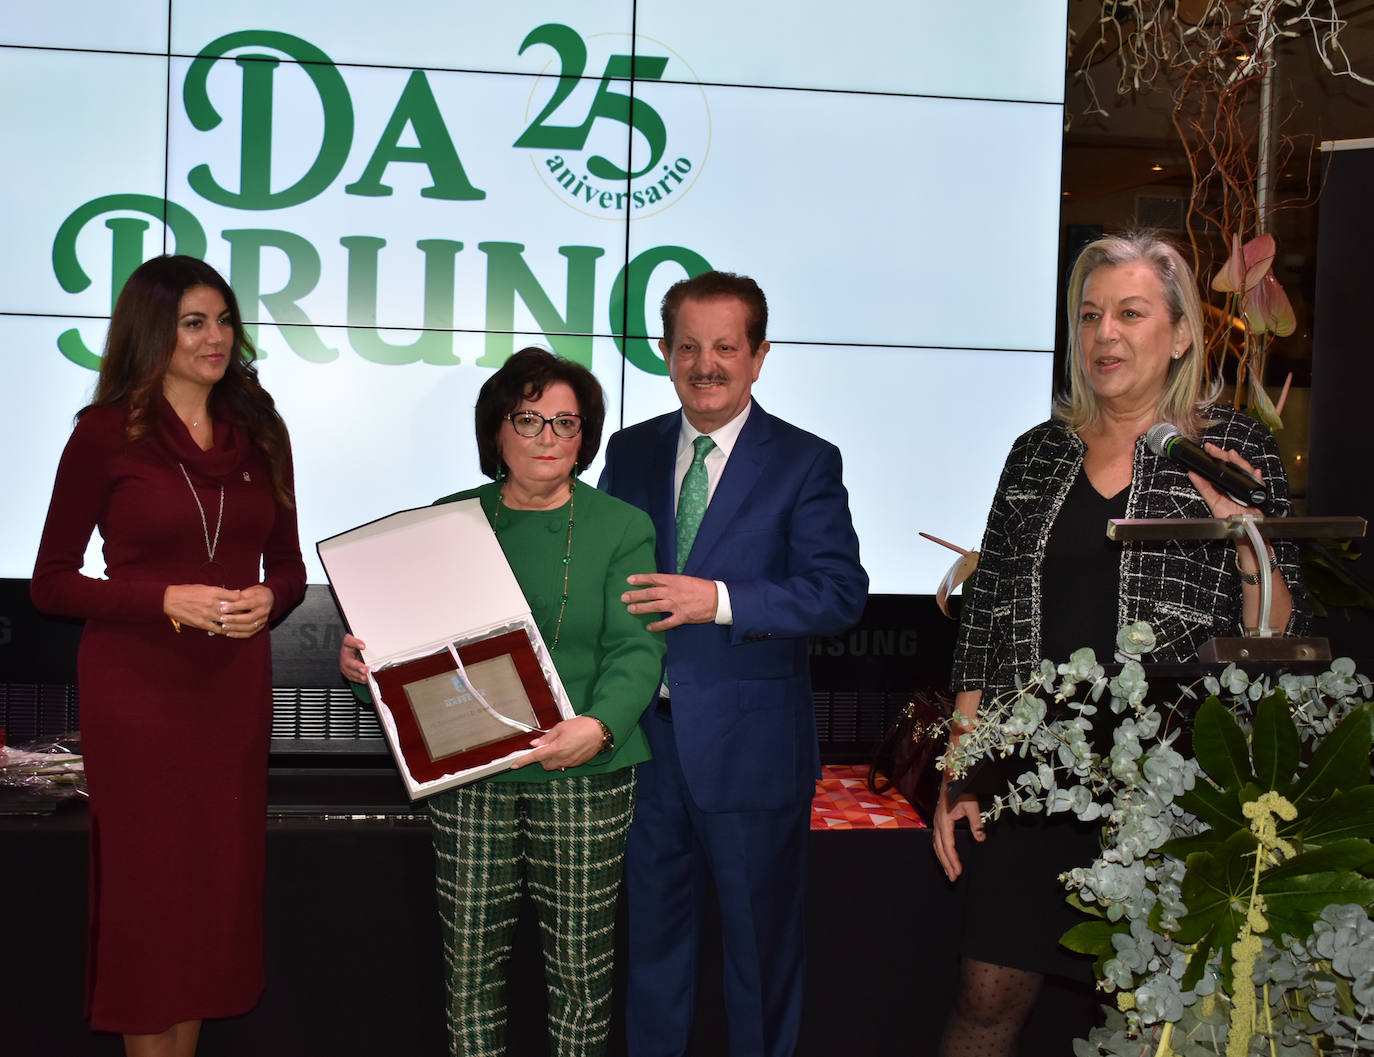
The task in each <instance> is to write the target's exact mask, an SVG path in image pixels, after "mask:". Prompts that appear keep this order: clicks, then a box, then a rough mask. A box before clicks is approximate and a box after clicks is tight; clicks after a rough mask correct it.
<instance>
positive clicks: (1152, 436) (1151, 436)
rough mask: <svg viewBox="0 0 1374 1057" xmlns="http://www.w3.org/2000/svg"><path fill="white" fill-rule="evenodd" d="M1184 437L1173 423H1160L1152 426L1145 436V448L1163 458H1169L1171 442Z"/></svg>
mask: <svg viewBox="0 0 1374 1057" xmlns="http://www.w3.org/2000/svg"><path fill="white" fill-rule="evenodd" d="M1179 436H1182V434H1181V433H1179V431H1178V427H1177V426H1175V425H1174V424H1173V423H1172V422H1160V423H1158V424H1157V425H1154V426H1151V427H1150V429H1149V431H1148V432H1147V433H1146V434H1145V446H1146V447H1147V448H1149V449H1150V450H1151V451H1152V452H1154V453H1155V454H1156V455H1158V456H1160V457H1161V458H1165V457H1167V456H1168V454H1169V452H1168V444H1169V441H1171V440H1173V439H1174V438H1175V437H1179Z"/></svg>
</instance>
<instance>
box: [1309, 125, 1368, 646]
mask: <svg viewBox="0 0 1374 1057" xmlns="http://www.w3.org/2000/svg"><path fill="white" fill-rule="evenodd" d="M1326 147H1327V150H1326V154H1325V157H1324V159H1323V168H1324V174H1323V179H1324V189H1323V191H1322V197H1321V202H1320V205H1319V209H1320V215H1319V219H1318V227H1317V293H1316V320H1315V323H1314V329H1313V335H1312V337H1313V341H1312V412H1311V426H1310V436H1309V441H1308V450H1309V453H1310V457H1311V463H1310V466H1309V469H1308V477H1307V508H1308V512H1309V513H1311V514H1331V515H1335V514H1358V515H1360V516H1361V517H1363V518H1364V519H1365V520H1366V521H1371V520H1374V430H1371V429H1370V424H1369V419H1370V407H1371V402H1374V355H1371V349H1370V344H1371V341H1372V340H1374V337H1371V329H1370V325H1369V299H1370V292H1369V279H1370V268H1369V247H1370V246H1374V202H1371V198H1370V188H1372V187H1374V140H1360V141H1353V142H1352V141H1348V142H1345V143H1335V144H1327V145H1326ZM1333 148H1334V149H1333ZM1364 551H1365V556H1364V557H1362V558H1361V559H1360V560H1359V561H1357V562H1354V563H1353V564H1352V566H1351V570H1352V572H1353V573H1354V574H1355V575H1357V576H1359V577H1360V578H1361V579H1363V580H1364V581H1365V583H1370V582H1374V558H1370V557H1369V554H1368V551H1369V545H1368V543H1366V544H1365V545H1364ZM1322 623H1323V625H1324V626H1323V627H1321V628H1319V631H1321V632H1322V633H1323V634H1326V635H1328V636H1329V637H1330V638H1331V647H1332V652H1333V654H1335V655H1336V656H1340V655H1342V654H1345V655H1350V656H1355V657H1368V656H1370V655H1371V653H1374V647H1372V646H1371V644H1372V643H1374V618H1371V616H1370V614H1369V613H1368V612H1366V611H1355V612H1353V613H1351V614H1350V615H1349V616H1346V615H1344V614H1342V615H1340V616H1336V617H1333V618H1332V619H1330V620H1327V621H1324V622H1322Z"/></svg>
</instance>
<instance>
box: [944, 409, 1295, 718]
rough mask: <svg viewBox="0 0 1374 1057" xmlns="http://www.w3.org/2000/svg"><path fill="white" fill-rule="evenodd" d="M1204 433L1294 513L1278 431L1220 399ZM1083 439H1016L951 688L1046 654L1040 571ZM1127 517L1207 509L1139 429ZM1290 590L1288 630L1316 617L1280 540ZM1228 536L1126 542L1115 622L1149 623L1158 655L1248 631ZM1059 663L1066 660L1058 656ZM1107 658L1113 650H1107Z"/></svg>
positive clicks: (1048, 428)
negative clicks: (1257, 476) (1233, 454)
mask: <svg viewBox="0 0 1374 1057" xmlns="http://www.w3.org/2000/svg"><path fill="white" fill-rule="evenodd" d="M1204 417H1206V418H1207V419H1209V420H1210V423H1209V425H1208V426H1207V428H1206V429H1205V430H1204V431H1203V434H1202V440H1204V441H1211V442H1212V443H1214V444H1218V445H1220V446H1221V447H1223V448H1231V449H1234V450H1235V451H1238V452H1239V453H1240V454H1241V455H1242V456H1243V457H1244V458H1245V459H1246V460H1248V461H1249V462H1250V464H1251V465H1252V466H1254V467H1255V469H1256V470H1258V471H1259V472H1260V474H1261V475H1262V476H1263V477H1264V480H1265V481H1266V482H1267V483H1268V484H1269V486H1270V490H1271V492H1272V493H1273V495H1274V498H1275V506H1276V509H1277V511H1278V512H1279V514H1281V515H1283V514H1287V513H1288V512H1289V509H1290V504H1289V501H1288V478H1287V475H1286V474H1285V472H1284V468H1283V462H1282V460H1281V459H1280V457H1279V451H1278V445H1277V444H1276V443H1275V442H1274V438H1273V436H1272V435H1271V434H1270V433H1269V431H1268V430H1267V429H1265V428H1264V427H1263V426H1262V425H1260V424H1259V423H1258V422H1256V421H1255V420H1254V419H1252V418H1250V417H1249V416H1247V415H1244V414H1242V413H1241V412H1238V411H1235V410H1233V409H1231V408H1227V407H1219V406H1213V407H1211V408H1209V409H1208V410H1207V412H1206V413H1205V416H1204ZM1084 451H1085V446H1084V444H1083V442H1082V441H1081V440H1080V439H1079V438H1078V436H1077V435H1076V434H1075V433H1073V432H1071V431H1070V430H1069V429H1068V428H1066V427H1065V426H1064V425H1063V424H1062V423H1059V422H1056V421H1053V420H1052V421H1049V422H1044V423H1042V424H1040V425H1038V426H1036V427H1035V428H1034V429H1032V430H1030V431H1029V432H1027V433H1024V434H1022V435H1021V436H1020V437H1018V438H1017V440H1016V443H1015V444H1013V445H1012V449H1011V454H1010V455H1009V456H1008V457H1007V462H1006V465H1005V466H1004V467H1003V469H1002V477H1001V480H1000V481H999V482H998V484H997V494H996V496H995V498H994V499H993V504H992V510H991V512H990V513H989V515H988V524H987V530H986V532H985V533H984V536H983V545H982V550H981V553H980V557H979V559H978V568H977V570H976V571H975V573H974V574H973V576H972V577H971V578H970V579H969V581H968V582H967V583H966V584H965V585H964V606H963V613H962V617H961V620H960V626H959V641H958V645H957V646H956V648H955V653H954V675H953V680H952V685H953V689H954V690H955V691H956V692H958V691H961V690H986V691H989V692H990V693H992V694H1000V693H1002V692H1004V691H1006V690H1009V689H1011V688H1012V687H1013V686H1014V685H1015V679H1016V676H1017V675H1020V676H1023V677H1024V676H1025V675H1027V674H1029V673H1030V672H1031V671H1032V670H1033V669H1034V668H1035V667H1036V666H1037V665H1038V664H1039V663H1040V628H1041V622H1040V607H1041V589H1040V569H1041V565H1042V562H1043V560H1044V555H1045V541H1046V539H1047V538H1048V537H1049V534H1050V528H1051V527H1052V526H1053V524H1054V521H1055V518H1056V517H1057V516H1058V514H1059V508H1060V506H1061V504H1062V503H1063V501H1064V497H1065V496H1066V495H1067V494H1068V491H1069V488H1070V487H1071V486H1072V485H1073V482H1074V480H1075V479H1076V478H1077V476H1078V474H1079V473H1080V472H1081V471H1082V468H1083V454H1084ZM1126 516H1127V517H1128V518H1162V517H1180V518H1205V517H1211V512H1210V511H1209V510H1208V508H1207V504H1206V503H1204V502H1203V501H1202V497H1201V496H1200V495H1199V494H1198V491H1197V489H1196V488H1194V487H1193V484H1192V482H1191V481H1189V480H1188V475H1187V472H1186V471H1184V470H1183V469H1182V468H1180V467H1179V466H1177V465H1176V464H1174V463H1172V462H1170V461H1168V460H1166V459H1162V458H1160V457H1159V456H1157V455H1155V454H1154V453H1153V452H1151V451H1150V450H1149V449H1148V448H1147V447H1146V446H1145V439H1144V438H1143V437H1142V438H1140V439H1139V440H1137V441H1136V447H1135V462H1134V469H1133V472H1132V477H1131V487H1130V493H1129V495H1128V498H1127V504H1126ZM1274 548H1275V553H1276V554H1277V557H1278V561H1279V568H1280V569H1281V570H1282V572H1283V578H1284V581H1285V583H1287V584H1288V588H1289V591H1290V592H1291V593H1292V596H1293V616H1292V618H1291V619H1290V620H1289V623H1288V627H1287V629H1286V630H1287V633H1288V634H1290V635H1298V634H1303V633H1305V632H1306V630H1307V627H1308V624H1309V622H1310V615H1309V610H1308V605H1307V595H1306V591H1305V589H1304V587H1303V580H1302V569H1301V566H1300V564H1299V558H1298V551H1297V548H1296V546H1294V545H1293V544H1291V543H1287V542H1283V541H1279V542H1276V543H1275V544H1274ZM1234 555H1235V548H1234V546H1233V545H1232V544H1231V543H1230V542H1229V541H1227V540H1205V541H1184V540H1172V541H1160V542H1151V543H1133V542H1132V543H1125V544H1123V545H1122V552H1121V580H1120V591H1119V595H1118V597H1119V608H1118V614H1117V618H1118V619H1117V624H1118V626H1124V625H1126V624H1130V623H1133V622H1135V621H1137V620H1147V621H1149V622H1150V624H1151V625H1152V626H1153V628H1154V632H1155V636H1156V640H1157V645H1156V648H1155V651H1154V652H1153V653H1152V654H1151V655H1150V657H1151V658H1152V659H1154V660H1156V661H1186V660H1189V659H1191V658H1192V657H1193V656H1194V655H1195V654H1196V652H1197V649H1198V647H1199V646H1200V645H1201V644H1202V643H1203V642H1205V641H1206V640H1208V639H1210V638H1213V637H1215V636H1218V635H1238V634H1240V633H1241V631H1242V630H1243V622H1242V614H1241V580H1240V575H1239V573H1238V572H1237V570H1236V566H1235V561H1234ZM1053 659H1054V660H1056V661H1064V660H1067V659H1068V658H1067V657H1056V658H1053ZM1100 659H1102V660H1109V659H1110V658H1100Z"/></svg>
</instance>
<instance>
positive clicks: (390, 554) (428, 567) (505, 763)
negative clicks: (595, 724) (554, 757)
mask: <svg viewBox="0 0 1374 1057" xmlns="http://www.w3.org/2000/svg"><path fill="white" fill-rule="evenodd" d="M317 546H318V549H319V553H320V560H321V562H322V563H323V564H324V568H325V571H326V572H327V573H328V574H329V583H330V586H332V587H333V589H334V596H335V598H336V600H337V601H338V603H339V608H340V609H341V610H342V611H343V613H344V619H345V621H346V622H347V623H348V625H349V627H350V628H351V629H352V630H353V631H354V633H356V634H357V635H358V637H359V638H361V639H362V640H363V641H364V642H366V643H367V646H366V648H364V649H363V651H362V652H363V660H364V661H365V662H366V663H367V665H368V689H369V690H370V691H371V694H372V703H373V704H374V705H375V706H376V708H377V718H378V720H379V722H380V723H381V726H382V733H383V734H384V735H385V736H386V740H387V744H388V745H389V746H390V748H391V753H392V756H393V757H395V760H396V767H397V770H398V771H399V773H400V777H401V780H402V782H404V783H405V787H406V792H407V793H408V794H409V796H410V798H411V799H412V800H415V799H418V798H419V797H424V796H429V795H431V794H433V793H437V792H440V791H441V790H444V789H449V788H451V787H453V786H455V785H461V784H463V783H464V782H472V781H475V780H477V779H478V778H484V777H486V776H487V775H489V774H495V773H496V772H497V771H504V770H507V769H509V768H510V767H512V766H518V765H519V762H520V759H521V757H522V756H523V755H525V754H526V753H528V752H529V751H530V742H531V741H533V740H534V739H535V738H536V737H538V735H539V733H540V732H541V731H545V730H548V729H549V728H551V727H552V726H553V725H554V724H556V723H557V722H559V720H562V719H567V718H569V717H571V716H572V715H573V707H572V703H571V702H570V701H569V700H568V695H567V691H565V690H564V689H563V683H562V680H560V679H559V678H558V669H557V668H555V667H554V664H553V658H552V657H551V656H550V655H549V651H548V648H547V647H546V646H545V645H544V640H543V637H542V636H541V635H540V634H539V627H538V625H537V624H535V622H534V617H533V616H532V615H531V614H530V607H529V603H528V602H527V601H526V600H525V596H524V594H523V593H522V592H521V590H520V585H519V584H518V583H517V582H516V579H515V574H514V573H512V572H511V568H510V564H509V563H508V562H507V561H506V556H505V554H503V553H502V551H501V546H500V544H499V543H497V541H496V536H495V535H494V534H493V533H492V531H491V525H490V524H488V522H487V518H486V515H485V514H484V513H483V512H482V507H481V504H480V503H479V502H478V501H477V500H476V499H460V500H458V501H456V502H452V503H442V504H439V505H438V506H432V507H419V508H416V509H414V510H402V511H400V512H399V513H395V514H391V515H389V516H387V517H384V518H381V519H379V520H377V521H371V522H368V523H367V524H366V525H360V526H358V527H357V528H354V529H350V530H348V531H347V532H342V533H339V534H338V535H337V536H331V537H329V539H326V540H321V541H320V542H319V544H318V545H317ZM473 691H476V692H475V693H474V692H473Z"/></svg>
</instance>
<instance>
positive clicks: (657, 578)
mask: <svg viewBox="0 0 1374 1057" xmlns="http://www.w3.org/2000/svg"><path fill="white" fill-rule="evenodd" d="M627 581H628V582H629V583H631V584H633V585H634V586H636V587H639V588H642V590H639V591H626V592H625V593H624V594H623V595H621V596H620V600H621V601H622V602H624V603H625V604H626V605H627V606H628V608H629V610H630V612H631V613H666V614H668V615H667V616H666V617H664V618H663V619H662V620H656V621H654V622H653V623H652V624H650V625H649V630H650V631H667V630H668V629H669V628H675V627H678V626H679V625H681V624H709V623H711V621H713V620H715V619H716V606H717V604H718V599H717V597H716V583H715V581H714V580H703V579H701V578H700V577H698V576H675V575H673V574H671V573H635V575H633V576H631V577H628V578H627Z"/></svg>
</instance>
